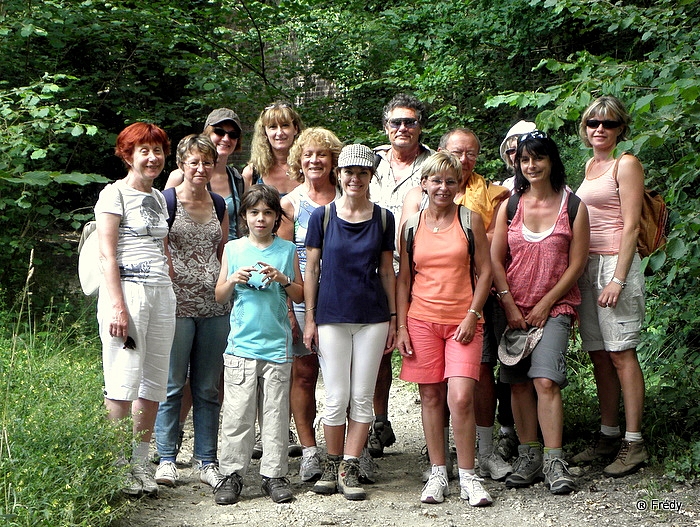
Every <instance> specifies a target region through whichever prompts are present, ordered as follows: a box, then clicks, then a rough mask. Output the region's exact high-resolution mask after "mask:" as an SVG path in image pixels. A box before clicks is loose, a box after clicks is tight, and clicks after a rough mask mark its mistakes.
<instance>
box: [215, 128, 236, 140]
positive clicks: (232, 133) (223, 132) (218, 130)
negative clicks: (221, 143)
mask: <svg viewBox="0 0 700 527" xmlns="http://www.w3.org/2000/svg"><path fill="white" fill-rule="evenodd" d="M212 132H214V133H215V134H216V135H218V136H219V137H223V136H225V135H227V136H228V137H229V139H238V138H239V137H240V136H241V133H240V132H239V131H238V129H236V128H234V129H233V130H229V131H226V130H224V129H223V128H214V129H213V130H212Z"/></svg>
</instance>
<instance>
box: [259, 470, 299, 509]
mask: <svg viewBox="0 0 700 527" xmlns="http://www.w3.org/2000/svg"><path fill="white" fill-rule="evenodd" d="M261 488H262V491H263V492H264V493H265V494H267V495H268V496H270V498H271V499H272V501H274V502H275V503H287V502H288V501H292V500H293V499H294V495H293V494H292V489H290V488H289V480H288V479H287V478H267V477H265V476H263V479H262V487H261Z"/></svg>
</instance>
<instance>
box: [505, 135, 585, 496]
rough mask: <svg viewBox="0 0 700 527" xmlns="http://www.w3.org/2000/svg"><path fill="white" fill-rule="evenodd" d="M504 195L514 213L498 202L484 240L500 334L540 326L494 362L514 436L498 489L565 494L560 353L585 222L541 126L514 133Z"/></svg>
mask: <svg viewBox="0 0 700 527" xmlns="http://www.w3.org/2000/svg"><path fill="white" fill-rule="evenodd" d="M511 199H512V200H515V199H517V200H518V201H517V207H516V208H515V212H514V214H513V215H512V218H509V217H508V216H509V214H508V209H509V208H510V209H511V210H512V207H501V209H500V210H499V212H498V217H497V219H496V227H495V233H494V237H493V241H492V243H491V260H492V264H493V274H494V283H495V285H496V289H497V291H499V297H500V300H501V304H502V305H503V309H504V310H505V312H506V318H507V319H508V327H509V330H507V331H506V335H509V334H510V333H513V332H514V330H518V329H520V330H527V329H528V328H542V331H541V332H540V333H541V337H540V340H539V342H538V343H537V344H536V345H535V347H534V348H533V349H532V353H531V354H530V355H528V356H526V357H522V358H520V360H519V361H517V362H515V361H513V362H514V363H512V364H511V365H506V364H505V363H502V364H501V369H500V375H501V380H502V381H504V382H508V383H510V385H511V393H512V402H513V416H514V417H515V427H516V429H517V431H518V438H519V440H520V445H519V446H518V458H517V459H516V461H515V463H514V464H513V472H512V473H511V474H510V475H509V476H508V477H507V478H506V487H508V488H520V487H528V486H530V485H532V484H533V483H535V482H536V481H540V480H542V479H544V480H545V484H546V486H547V488H548V489H549V490H550V492H551V493H552V494H568V493H570V492H571V491H573V490H574V488H575V484H574V480H573V478H572V477H571V474H570V473H569V471H568V469H567V465H566V462H565V461H564V457H563V454H562V433H563V428H564V410H563V405H562V398H561V389H562V388H564V387H565V386H566V384H567V380H566V351H567V347H568V338H569V334H570V332H571V323H572V321H573V320H574V318H575V317H576V307H577V306H578V305H579V303H580V302H581V295H580V293H579V289H578V286H577V285H576V281H577V280H578V278H579V276H581V273H582V272H583V269H584V267H585V265H586V258H587V256H588V243H589V225H588V213H587V210H586V206H585V205H584V204H583V203H579V204H578V207H571V208H570V207H569V200H574V199H576V198H575V197H572V194H571V193H570V192H569V191H568V190H567V188H566V175H565V173H564V165H563V164H562V161H561V158H560V157H559V150H558V148H557V145H556V144H555V143H554V141H552V139H550V138H549V137H547V135H546V134H545V133H544V132H541V131H539V130H535V131H533V132H529V133H527V134H524V135H522V136H520V138H519V139H518V148H517V152H516V154H515V195H514V196H513V197H512V198H511ZM511 203H512V202H509V204H511ZM569 210H571V211H572V213H571V216H572V217H571V218H570V217H569ZM574 211H575V218H573V216H574ZM572 220H573V221H572ZM535 331H537V330H535ZM504 338H505V336H504ZM501 345H502V346H503V340H502V344H501ZM499 356H501V352H500V350H499ZM508 362H509V363H511V361H508ZM538 424H539V426H540V428H541V429H542V437H543V439H544V452H543V445H542V444H541V443H540V442H539V439H538V436H537V425H538Z"/></svg>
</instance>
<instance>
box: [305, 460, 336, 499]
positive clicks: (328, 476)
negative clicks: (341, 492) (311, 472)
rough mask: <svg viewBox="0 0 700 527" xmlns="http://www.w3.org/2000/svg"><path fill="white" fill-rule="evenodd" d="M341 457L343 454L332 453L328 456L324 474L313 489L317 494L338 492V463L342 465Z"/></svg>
mask: <svg viewBox="0 0 700 527" xmlns="http://www.w3.org/2000/svg"><path fill="white" fill-rule="evenodd" d="M341 459H342V457H341V456H330V455H329V456H328V457H327V458H326V466H325V468H324V469H323V474H322V475H321V478H320V479H319V480H318V481H317V482H316V483H315V484H314V488H313V489H312V490H313V491H314V492H315V493H316V494H335V493H336V492H338V465H340V460H341Z"/></svg>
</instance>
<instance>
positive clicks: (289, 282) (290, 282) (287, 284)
mask: <svg viewBox="0 0 700 527" xmlns="http://www.w3.org/2000/svg"><path fill="white" fill-rule="evenodd" d="M286 278H287V283H286V284H284V285H283V286H282V287H284V288H285V289H287V288H288V287H289V286H290V285H292V279H291V278H290V277H289V276H287V277H286Z"/></svg>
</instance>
